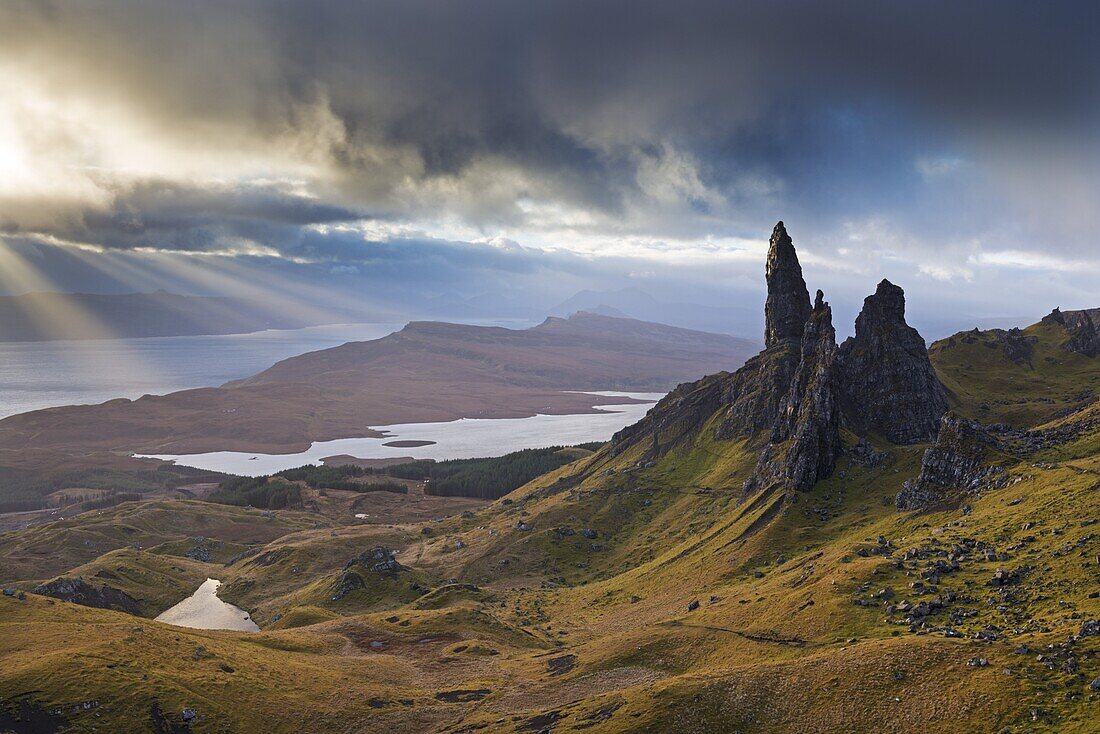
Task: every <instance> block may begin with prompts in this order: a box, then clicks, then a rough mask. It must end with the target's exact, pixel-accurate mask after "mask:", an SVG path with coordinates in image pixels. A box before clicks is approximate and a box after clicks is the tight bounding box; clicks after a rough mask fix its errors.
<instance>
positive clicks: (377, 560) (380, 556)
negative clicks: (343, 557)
mask: <svg viewBox="0 0 1100 734" xmlns="http://www.w3.org/2000/svg"><path fill="white" fill-rule="evenodd" d="M396 553H397V551H391V550H389V549H387V548H383V547H382V546H380V545H377V546H375V547H374V548H371V549H370V551H368V552H365V553H360V554H359V555H357V556H355V557H354V558H351V559H349V560H348V562H347V563H345V564H344V570H345V571H347V570H348V569H350V568H352V567H353V566H365V567H366V568H368V569H370V570H371V571H374V572H375V573H377V574H382V575H389V576H393V575H396V574H398V573H401V572H402V571H405V570H406V569H405V567H404V566H402V565H401V564H400V563H398V562H397V559H396V558H394V556H395V555H396Z"/></svg>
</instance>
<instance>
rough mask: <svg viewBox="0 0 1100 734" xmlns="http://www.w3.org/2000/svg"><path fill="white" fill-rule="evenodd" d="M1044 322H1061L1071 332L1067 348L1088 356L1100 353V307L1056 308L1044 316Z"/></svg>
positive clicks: (1066, 344)
mask: <svg viewBox="0 0 1100 734" xmlns="http://www.w3.org/2000/svg"><path fill="white" fill-rule="evenodd" d="M1043 323H1044V324H1051V323H1053V324H1059V325H1061V326H1062V327H1063V328H1065V330H1066V331H1067V332H1068V333H1069V339H1067V340H1066V343H1065V345H1064V346H1065V348H1066V349H1068V350H1069V351H1071V352H1077V353H1078V354H1083V355H1085V356H1086V357H1096V356H1098V355H1100V308H1093V309H1087V310H1082V311H1065V312H1063V311H1061V310H1059V309H1057V308H1056V309H1054V310H1053V311H1051V312H1050V313H1049V314H1048V315H1047V316H1044V317H1043Z"/></svg>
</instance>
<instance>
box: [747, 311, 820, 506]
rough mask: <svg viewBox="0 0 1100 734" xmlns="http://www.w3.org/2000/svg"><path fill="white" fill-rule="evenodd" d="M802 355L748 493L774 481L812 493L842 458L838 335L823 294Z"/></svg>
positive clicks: (808, 323) (807, 330)
mask: <svg viewBox="0 0 1100 734" xmlns="http://www.w3.org/2000/svg"><path fill="white" fill-rule="evenodd" d="M800 354H801V359H800V360H799V362H798V366H797V367H796V368H795V373H794V378H793V379H792V380H791V385H790V389H789V390H788V392H787V394H786V396H785V397H784V398H783V403H782V405H781V408H780V412H779V415H778V416H777V417H776V420H775V425H774V426H773V427H772V433H771V437H770V439H769V443H768V445H767V446H765V447H764V450H763V451H761V452H760V459H759V461H758V462H757V465H756V469H755V470H754V472H753V475H752V477H751V478H750V479H749V481H748V482H747V483H746V489H749V490H752V489H756V488H763V487H768V486H772V485H774V484H776V483H779V484H781V485H783V486H785V487H789V488H792V489H798V490H807V489H810V488H811V487H813V486H814V484H815V483H817V480H819V479H824V478H825V477H827V476H829V474H831V473H832V471H833V465H834V464H835V463H836V458H837V456H838V455H839V454H840V406H839V401H838V399H837V374H836V331H835V330H834V329H833V312H832V309H830V308H829V304H828V303H826V302H825V300H824V294H823V293H822V292H821V291H820V290H819V291H818V292H817V299H816V300H815V302H814V308H813V311H811V312H810V316H809V319H808V320H807V321H806V323H805V325H804V328H803V330H802V343H801V350H800Z"/></svg>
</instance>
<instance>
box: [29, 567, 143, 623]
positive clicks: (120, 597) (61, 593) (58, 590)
mask: <svg viewBox="0 0 1100 734" xmlns="http://www.w3.org/2000/svg"><path fill="white" fill-rule="evenodd" d="M34 593H36V594H41V595H42V596H52V597H53V598H55V599H61V600H62V601H68V602H72V603H73V604H81V605H83V606H86V607H96V608H97V609H116V610H118V611H121V612H127V613H129V614H135V615H138V616H141V604H140V603H139V602H138V600H137V599H134V598H133V597H132V596H130V595H129V594H126V593H125V592H122V591H119V590H118V589H116V588H114V587H111V586H93V585H92V584H89V583H87V582H86V581H84V579H82V578H81V577H79V576H77V577H76V578H69V577H65V576H62V577H60V578H56V579H54V580H53V581H49V582H47V583H44V584H41V585H39V586H36V587H35V589H34Z"/></svg>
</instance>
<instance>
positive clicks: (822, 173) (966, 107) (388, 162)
mask: <svg viewBox="0 0 1100 734" xmlns="http://www.w3.org/2000/svg"><path fill="white" fill-rule="evenodd" d="M1098 16H1100V10H1097V9H1096V8H1095V7H1094V6H1091V5H1087V4H1084V5H1083V4H1079V3H1057V2H1056V3H1044V4H1039V5H1037V4H1034V3H1024V2H1018V3H1017V2H999V3H995V4H992V3H920V4H912V3H881V2H855V3H844V4H842V5H836V4H833V5H831V6H830V7H826V6H825V5H823V4H820V3H784V2H780V3H776V2H759V3H752V2H749V3H724V2H680V3H649V2H645V3H638V2H596V3H592V2H560V1H558V2H546V3H541V2H529V3H514V2H472V3H438V2H418V1H416V0H404V1H403V2H372V3H359V2H356V3H352V2H332V1H320V2H317V1H314V2H304V1H303V2H290V1H283V2H270V1H264V2H261V1H260V0H255V1H253V2H248V1H242V2H234V3H225V2H214V1H213V0H209V1H207V0H190V1H189V2H186V3H167V2H165V3H159V2H153V3H149V2H123V1H121V0H110V1H108V0H98V1H89V2H81V3H68V2H45V1H43V0H34V1H26V2H24V1H22V0H13V1H12V2H8V3H5V4H4V5H3V7H2V8H0V236H3V237H4V238H6V239H7V240H8V241H9V242H18V243H21V246H26V247H37V248H43V247H76V248H83V249H82V250H81V251H82V252H83V253H93V254H94V253H101V254H104V256H106V254H107V253H116V255H117V254H118V253H123V254H134V253H155V254H162V255H168V254H172V255H184V254H188V253H203V254H204V256H220V257H223V258H236V259H237V260H238V264H240V263H248V262H252V260H251V259H255V258H260V259H263V258H270V259H275V260H282V261H284V262H285V263H287V264H289V265H294V266H297V267H298V268H300V269H301V270H300V272H301V273H302V276H303V277H306V276H308V277H311V278H315V280H316V282H323V278H324V277H337V276H338V277H355V276H356V275H359V276H363V277H368V276H373V275H375V274H376V273H377V272H378V271H382V270H385V269H386V268H393V267H394V265H393V263H400V262H412V261H413V260H415V261H416V262H417V264H418V265H417V267H419V268H421V269H422V272H436V270H438V269H437V268H435V266H436V265H438V263H440V262H443V261H445V262H447V263H448V268H450V267H452V266H453V267H454V268H455V269H456V270H455V272H458V271H460V270H461V269H462V268H467V269H468V270H467V271H466V272H467V273H468V275H469V276H470V277H458V276H456V275H454V274H453V273H452V274H450V275H449V276H448V277H449V278H450V279H451V280H452V282H453V283H454V284H455V285H456V287H457V286H458V285H461V288H458V290H460V292H463V293H464V294H465V295H467V296H471V295H477V293H478V289H479V288H480V289H481V290H482V291H489V290H492V289H497V288H498V284H499V283H501V282H505V283H506V282H508V278H509V277H510V275H509V274H512V275H515V273H516V272H517V269H520V270H521V271H522V272H523V273H525V275H524V276H523V277H524V278H528V279H529V280H531V281H532V282H535V281H538V279H539V278H540V277H541V278H543V282H542V283H541V290H543V291H546V292H551V291H553V292H557V291H560V290H564V289H565V288H567V287H573V286H574V285H578V286H581V287H586V286H588V285H592V284H593V283H598V282H606V281H608V280H611V281H614V282H615V283H621V284H627V285H630V284H636V285H637V284H640V285H643V286H647V287H650V288H653V289H658V290H662V291H666V290H667V289H677V288H685V289H689V290H692V291H698V292H699V293H700V294H704V295H707V294H711V293H718V292H720V291H719V287H720V285H721V282H724V283H725V284H727V286H728V287H729V289H730V293H732V294H734V296H736V297H737V298H744V299H746V300H751V299H752V298H754V297H755V293H756V291H755V290H754V288H756V286H754V285H752V283H753V281H754V279H758V275H759V270H760V268H761V262H762V249H761V245H762V242H763V239H764V238H765V237H766V235H767V233H768V232H769V231H770V228H771V225H772V224H773V223H774V222H775V220H776V219H780V218H782V219H784V220H786V221H787V223H788V224H789V225H790V226H791V229H792V232H793V233H794V234H795V237H796V241H797V242H798V243H799V244H800V245H801V246H802V248H803V251H804V252H805V258H806V261H807V267H808V269H810V268H812V269H815V270H816V271H817V272H818V273H820V276H819V277H820V278H821V280H823V281H825V283H826V285H830V286H831V287H832V288H834V289H835V290H836V291H837V292H838V295H839V296H840V297H841V298H844V299H848V298H852V299H855V300H856V302H857V303H858V298H857V294H858V293H859V292H861V290H866V288H863V287H862V286H861V285H859V286H857V285H856V284H857V283H862V281H863V280H864V279H866V278H870V277H875V276H878V275H881V274H889V275H891V277H895V278H899V279H900V280H902V281H903V284H907V286H908V287H909V288H910V290H911V291H912V290H916V291H919V292H921V293H923V294H925V295H927V296H928V297H931V298H936V299H938V302H939V303H943V304H950V305H951V307H952V308H956V309H957V308H958V302H959V301H960V299H961V300H963V301H964V302H965V303H964V305H963V306H962V308H963V309H964V312H966V313H968V314H973V315H976V316H977V315H983V314H998V313H1001V314H1005V313H1013V312H1015V311H1017V310H1020V311H1026V312H1032V311H1035V310H1036V309H1040V308H1042V307H1043V306H1045V305H1053V304H1054V303H1062V304H1063V305H1066V306H1075V305H1076V306H1080V305H1098V304H1088V303H1086V302H1085V301H1087V299H1088V298H1089V295H1090V285H1089V284H1090V283H1094V282H1096V278H1097V277H1098V276H1100V247H1097V245H1096V242H1095V233H1096V232H1097V231H1100V208H1098V207H1096V205H1095V202H1096V201H1098V200H1100V79H1098V76H1100V51H1097V47H1096V44H1095V42H1094V39H1093V38H1092V37H1091V35H1092V34H1091V29H1093V28H1095V27H1097V21H1098V20H1100V17H1098ZM82 257H83V255H82ZM164 263H165V264H164V267H168V264H167V261H164ZM280 267H282V266H281V265H280ZM410 270H413V271H414V272H415V269H413V268H410ZM372 271H373V272H372ZM654 273H659V274H660V275H659V276H658V277H655V276H654ZM47 275H50V274H47ZM52 275H53V276H56V279H60V273H59V272H55V273H53V274H52ZM402 277H406V278H408V277H412V276H409V275H404V276H402ZM515 277H519V276H515ZM549 281H553V282H549ZM718 281H721V282H718ZM1005 283H1016V284H1018V285H1019V286H1027V287H1033V288H1035V290H1034V291H1033V292H1029V293H1023V294H1021V295H1020V296H1019V299H1018V300H1017V302H1015V303H1012V304H1005V303H1004V300H1005V299H1004V291H1003V290H1002V288H1003V284H1005ZM408 286H409V288H410V289H414V290H417V291H418V292H419V291H423V292H424V293H425V294H430V293H433V292H435V293H441V292H444V291H445V290H446V289H447V286H448V283H447V280H446V279H443V278H441V279H440V280H439V282H431V283H429V282H428V281H427V280H426V279H425V280H421V281H416V279H415V278H413V280H412V281H410V282H409V283H408ZM0 287H3V288H5V289H6V290H12V289H13V288H14V286H13V285H12V284H10V283H8V284H3V285H2V286H0ZM89 287H90V283H89ZM960 288H962V289H964V291H965V292H964V293H960V292H959V289H960ZM1091 290H1092V291H1093V292H1094V290H1095V289H1094V288H1092V289H1091ZM666 295H668V296H669V297H670V298H671V297H672V296H675V295H677V294H674V293H666ZM700 297H702V296H700ZM707 297H711V296H709V295H708V296H707ZM714 297H715V298H717V296H714ZM834 300H835V299H834Z"/></svg>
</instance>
